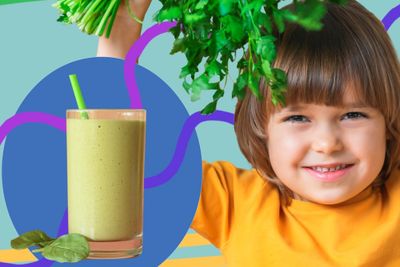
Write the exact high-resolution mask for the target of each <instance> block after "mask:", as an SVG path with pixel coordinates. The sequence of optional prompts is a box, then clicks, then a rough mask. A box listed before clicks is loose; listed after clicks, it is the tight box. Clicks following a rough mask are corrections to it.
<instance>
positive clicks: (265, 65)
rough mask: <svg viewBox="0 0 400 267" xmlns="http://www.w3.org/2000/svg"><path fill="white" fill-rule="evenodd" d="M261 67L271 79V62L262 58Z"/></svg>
mask: <svg viewBox="0 0 400 267" xmlns="http://www.w3.org/2000/svg"><path fill="white" fill-rule="evenodd" d="M261 67H262V70H263V72H264V74H265V75H266V76H267V78H270V79H271V78H272V77H273V74H272V69H271V63H270V62H269V61H268V60H265V59H264V60H262V61H261Z"/></svg>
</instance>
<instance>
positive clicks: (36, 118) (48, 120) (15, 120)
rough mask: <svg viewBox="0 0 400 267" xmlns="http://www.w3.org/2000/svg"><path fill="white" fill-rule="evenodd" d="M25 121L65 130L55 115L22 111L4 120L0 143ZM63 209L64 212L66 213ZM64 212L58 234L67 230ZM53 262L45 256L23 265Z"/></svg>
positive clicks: (45, 265) (40, 265)
mask: <svg viewBox="0 0 400 267" xmlns="http://www.w3.org/2000/svg"><path fill="white" fill-rule="evenodd" d="M25 123H42V124H47V125H50V126H53V127H54V128H56V129H59V130H61V131H63V132H65V128H66V126H65V119H63V118H59V117H56V116H54V115H51V114H46V113H42V112H23V113H18V114H15V115H14V116H12V117H11V118H9V119H8V120H6V121H5V122H4V123H3V124H2V125H1V126H0V144H1V143H2V142H3V140H4V139H5V138H6V136H7V134H8V133H10V132H11V131H12V130H13V129H14V128H16V127H18V126H20V125H23V124H25ZM66 211H67V210H65V214H66ZM65 214H64V217H63V219H62V220H61V224H60V227H59V228H60V229H59V234H58V236H59V235H60V233H65V232H66V231H67V230H66V229H67V219H66V218H65ZM52 264H53V261H49V260H47V259H45V258H42V259H40V260H39V261H36V262H32V263H29V264H24V266H31V267H43V266H44V267H48V266H51V265H52ZM0 266H15V264H9V263H0Z"/></svg>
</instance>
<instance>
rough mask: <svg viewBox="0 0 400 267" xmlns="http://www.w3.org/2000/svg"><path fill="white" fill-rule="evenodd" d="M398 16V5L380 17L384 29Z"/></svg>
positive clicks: (399, 14)
mask: <svg viewBox="0 0 400 267" xmlns="http://www.w3.org/2000/svg"><path fill="white" fill-rule="evenodd" d="M399 17H400V5H398V6H395V7H394V8H392V9H391V10H390V11H389V12H388V13H387V14H386V15H385V17H384V18H383V19H382V23H383V25H384V26H385V29H386V30H389V28H390V26H392V25H393V23H394V22H395V21H396V20H397V19H398V18H399Z"/></svg>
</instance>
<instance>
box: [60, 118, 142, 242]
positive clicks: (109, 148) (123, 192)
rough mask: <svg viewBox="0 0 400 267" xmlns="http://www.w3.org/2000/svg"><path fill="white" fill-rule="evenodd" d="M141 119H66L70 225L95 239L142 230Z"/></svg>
mask: <svg viewBox="0 0 400 267" xmlns="http://www.w3.org/2000/svg"><path fill="white" fill-rule="evenodd" d="M144 149H145V121H140V120H126V119H89V120H87V119H80V118H68V119H67V162H68V224H69V225H68V227H69V232H70V233H80V234H83V235H84V236H86V237H88V238H89V239H91V240H93V241H121V240H132V239H134V238H137V237H141V235H142V221H143V219H142V217H143V172H144Z"/></svg>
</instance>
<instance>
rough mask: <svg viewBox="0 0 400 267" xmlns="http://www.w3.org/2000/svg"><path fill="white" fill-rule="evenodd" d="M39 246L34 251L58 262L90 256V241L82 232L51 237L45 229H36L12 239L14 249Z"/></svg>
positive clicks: (78, 259) (74, 260)
mask: <svg viewBox="0 0 400 267" xmlns="http://www.w3.org/2000/svg"><path fill="white" fill-rule="evenodd" d="M31 246H37V247H39V248H38V249H35V250H32V252H41V253H42V255H43V257H45V258H46V259H49V260H53V261H57V262H78V261H81V260H83V259H86V258H87V257H88V256H89V243H88V241H87V240H86V238H85V237H84V236H83V235H81V234H75V233H72V234H67V235H63V236H60V237H59V238H57V239H55V238H51V237H49V236H47V235H46V234H45V233H44V232H43V231H40V230H34V231H30V232H27V233H24V234H22V235H20V236H19V237H17V238H15V239H13V240H11V247H12V248H14V249H25V248H29V247H31Z"/></svg>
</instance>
